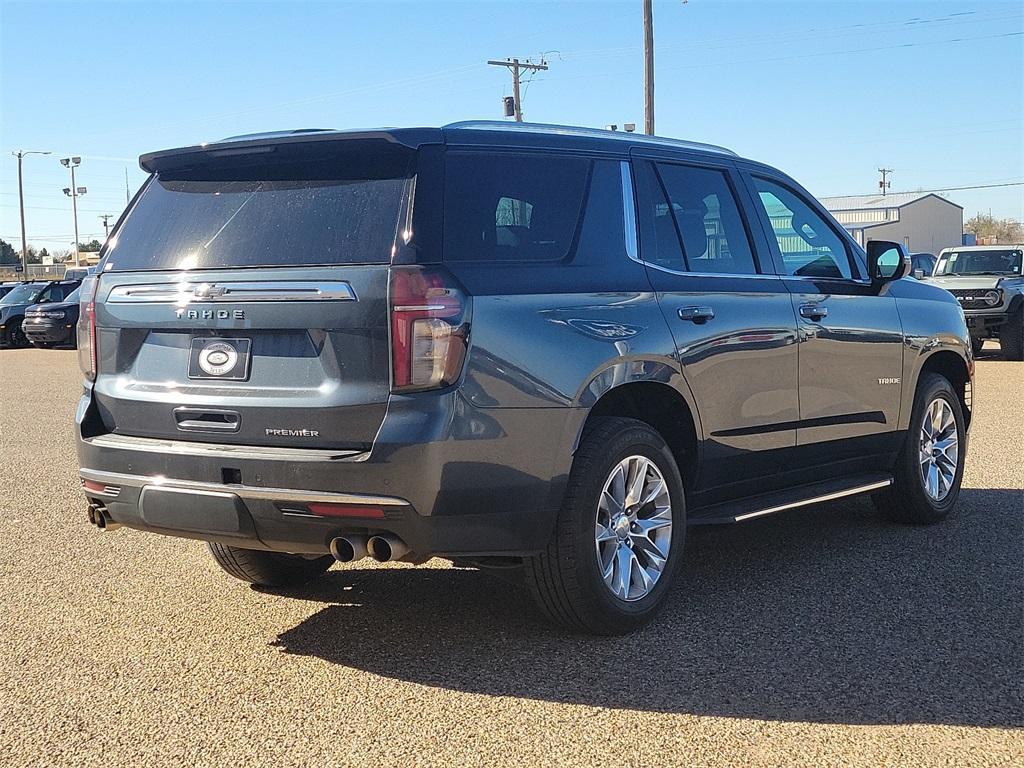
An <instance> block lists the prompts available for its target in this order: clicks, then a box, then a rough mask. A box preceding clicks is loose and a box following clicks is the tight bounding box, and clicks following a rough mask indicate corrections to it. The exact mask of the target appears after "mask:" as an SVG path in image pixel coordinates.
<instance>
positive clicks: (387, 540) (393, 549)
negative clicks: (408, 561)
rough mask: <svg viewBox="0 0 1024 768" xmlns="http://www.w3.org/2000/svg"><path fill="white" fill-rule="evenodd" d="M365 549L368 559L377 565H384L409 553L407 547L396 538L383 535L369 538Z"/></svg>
mask: <svg viewBox="0 0 1024 768" xmlns="http://www.w3.org/2000/svg"><path fill="white" fill-rule="evenodd" d="M366 549H367V550H368V551H369V553H370V557H372V558H373V559H374V560H376V561H377V562H378V563H386V562H389V561H390V560H398V559H400V558H402V557H404V556H405V555H406V553H408V551H409V545H408V544H406V543H405V542H404V541H402V540H401V539H400V538H398V537H397V536H392V535H390V534H384V535H381V536H371V537H370V539H369V540H368V541H367V542H366Z"/></svg>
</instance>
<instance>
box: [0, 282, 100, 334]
mask: <svg viewBox="0 0 1024 768" xmlns="http://www.w3.org/2000/svg"><path fill="white" fill-rule="evenodd" d="M79 285H81V283H80V281H78V280H44V281H41V282H36V283H21V284H20V285H18V286H16V287H15V288H14V290H12V291H11V292H10V293H8V294H7V295H6V296H4V297H3V298H0V347H27V346H28V344H29V341H28V338H27V337H26V336H25V331H24V328H23V322H24V319H25V310H27V309H28V308H29V307H31V306H32V305H33V304H52V303H56V302H62V301H64V299H65V297H67V296H68V295H69V294H70V293H71V292H72V291H74V290H75V289H76V288H77V287H78V286H79Z"/></svg>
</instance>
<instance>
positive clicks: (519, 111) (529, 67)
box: [487, 59, 548, 123]
mask: <svg viewBox="0 0 1024 768" xmlns="http://www.w3.org/2000/svg"><path fill="white" fill-rule="evenodd" d="M487 63H488V64H490V65H492V66H495V67H508V69H509V71H510V72H511V73H512V106H513V114H514V115H515V118H516V122H517V123H521V122H523V102H522V100H521V98H520V95H519V79H520V78H519V73H520V71H527V72H540V71H542V70H545V69H547V68H548V63H547V62H546V61H544V59H541V60H540V64H533V63H532V62H531V61H530V60H529V59H527V60H526V61H520V60H519V59H505V60H504V61H488V62H487Z"/></svg>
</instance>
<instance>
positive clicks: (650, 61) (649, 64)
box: [644, 0, 654, 135]
mask: <svg viewBox="0 0 1024 768" xmlns="http://www.w3.org/2000/svg"><path fill="white" fill-rule="evenodd" d="M644 133H647V134H652V135H653V134H654V13H653V11H652V10H651V0H644Z"/></svg>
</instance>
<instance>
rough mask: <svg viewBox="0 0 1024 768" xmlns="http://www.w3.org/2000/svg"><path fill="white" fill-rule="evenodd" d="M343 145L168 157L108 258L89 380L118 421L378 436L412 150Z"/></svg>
mask: <svg viewBox="0 0 1024 768" xmlns="http://www.w3.org/2000/svg"><path fill="white" fill-rule="evenodd" d="M346 144H347V142H330V146H319V145H318V146H317V148H316V150H315V151H314V150H303V149H302V147H301V146H299V147H295V146H290V147H288V148H285V149H282V151H280V152H277V151H271V152H260V153H254V154H248V153H245V152H241V153H237V154H230V153H226V154H225V155H223V156H219V157H214V158H210V159H209V160H208V161H202V162H197V161H196V160H195V158H194V156H192V157H190V159H189V161H188V164H187V165H185V166H184V167H174V164H173V160H170V161H164V167H163V168H161V169H160V170H159V171H158V172H157V173H156V174H155V175H154V176H153V177H152V178H151V180H150V181H149V182H148V184H147V186H146V187H145V189H144V191H143V192H142V193H141V194H140V196H139V198H138V199H137V201H136V202H135V204H134V206H133V208H132V210H131V212H130V213H129V215H128V216H127V217H126V219H125V220H124V222H122V224H121V226H120V227H119V229H118V231H117V232H115V234H114V235H113V236H112V238H111V242H110V244H109V245H108V249H107V251H106V252H105V255H104V259H103V265H102V273H101V277H100V280H99V290H98V294H97V310H96V323H97V346H98V375H97V378H96V382H95V386H94V390H93V392H94V398H95V401H96V403H97V405H98V407H99V411H100V414H101V415H102V418H103V422H104V424H105V426H106V427H107V429H109V430H110V431H112V432H116V433H118V434H124V435H134V436H140V437H153V438H170V439H179V440H192V441H202V442H219V443H231V444H240V445H263V446H289V447H316V448H337V449H354V450H362V449H366V448H368V447H369V446H370V445H372V442H373V440H374V437H375V435H376V433H377V431H378V429H379V428H380V425H381V423H382V421H383V418H384V413H385V409H386V407H387V401H388V397H389V390H390V368H389V365H390V362H389V361H390V357H389V344H388V327H387V326H388V312H387V286H388V265H389V263H390V261H391V257H392V250H393V248H394V247H395V241H396V233H397V231H398V229H399V223H400V222H401V221H402V220H403V217H407V216H408V215H409V211H410V205H411V194H412V189H413V187H414V184H413V178H414V173H415V169H414V155H413V153H412V152H411V151H408V150H406V149H405V148H398V147H394V146H390V147H389V146H380V144H381V143H366V142H362V143H359V142H356V143H353V146H351V147H346V146H345V145H346Z"/></svg>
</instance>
